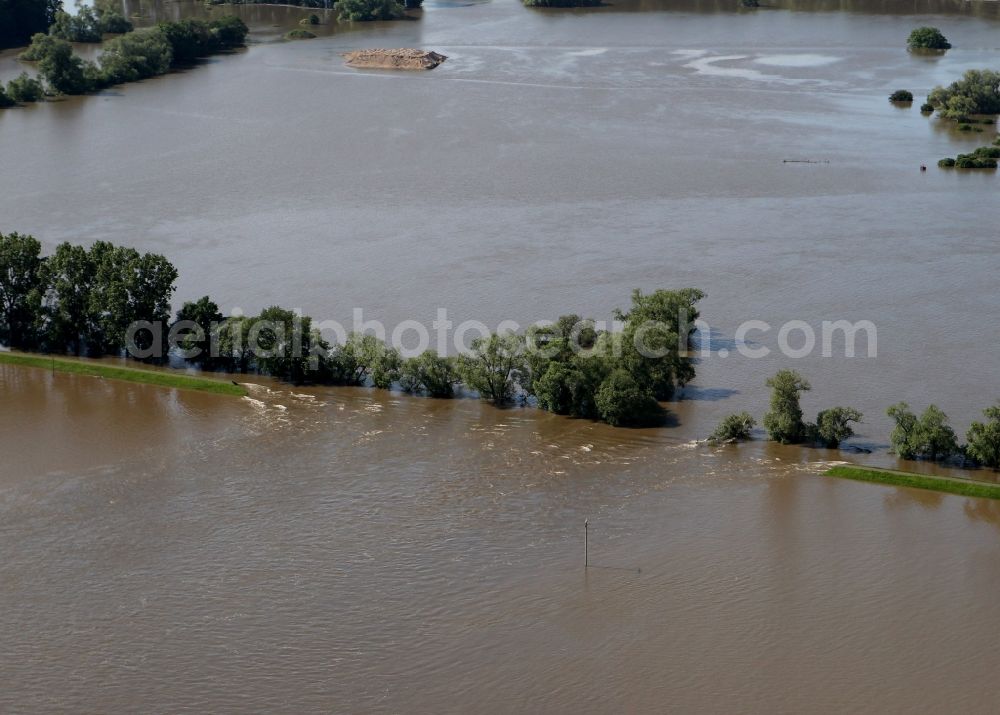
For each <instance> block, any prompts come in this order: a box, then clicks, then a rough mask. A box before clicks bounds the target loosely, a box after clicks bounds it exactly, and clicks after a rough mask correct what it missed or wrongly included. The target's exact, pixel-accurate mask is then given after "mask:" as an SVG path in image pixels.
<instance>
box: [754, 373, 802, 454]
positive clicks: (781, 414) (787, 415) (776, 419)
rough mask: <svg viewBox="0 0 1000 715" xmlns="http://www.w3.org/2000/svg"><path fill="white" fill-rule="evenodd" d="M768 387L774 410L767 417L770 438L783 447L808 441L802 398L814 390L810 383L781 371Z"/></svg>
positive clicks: (793, 374) (765, 423) (766, 424)
mask: <svg viewBox="0 0 1000 715" xmlns="http://www.w3.org/2000/svg"><path fill="white" fill-rule="evenodd" d="M767 386H768V387H770V388H771V409H770V411H768V412H767V414H765V415H764V429H766V430H767V434H768V437H770V438H771V439H772V440H774V441H775V442H781V443H782V444H798V443H800V442H803V441H805V440H806V438H807V437H808V433H807V429H806V424H805V422H803V421H802V407H801V406H800V405H799V397H800V396H801V395H802V393H803V392H806V391H808V390H810V389H812V388H811V386H810V385H809V383H808V382H807V381H806V379H805V378H803V377H802V376H801V375H799V373H797V372H795V371H794V370H779V371H778V372H777V373H776V374H775V376H774V377H772V378H771V379H769V380H768V381H767Z"/></svg>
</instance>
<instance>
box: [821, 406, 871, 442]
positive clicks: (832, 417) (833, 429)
mask: <svg viewBox="0 0 1000 715" xmlns="http://www.w3.org/2000/svg"><path fill="white" fill-rule="evenodd" d="M861 417H862V415H861V413H860V412H858V411H857V410H856V409H854V408H853V407H831V408H830V409H828V410H823V411H822V412H820V413H819V416H818V417H817V418H816V437H817V440H818V441H819V442H822V443H823V445H824V446H826V447H829V448H830V449H836V448H837V447H839V446H840V443H841V442H843V441H844V440H847V439H850V438H851V437H853V436H854V429H853V428H852V427H851V423H852V422H860V421H861Z"/></svg>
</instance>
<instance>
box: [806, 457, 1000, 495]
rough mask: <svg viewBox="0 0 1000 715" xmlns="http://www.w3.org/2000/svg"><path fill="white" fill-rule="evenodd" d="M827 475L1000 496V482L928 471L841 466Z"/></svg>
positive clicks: (958, 492)
mask: <svg viewBox="0 0 1000 715" xmlns="http://www.w3.org/2000/svg"><path fill="white" fill-rule="evenodd" d="M826 475H827V476H828V477H840V478H842V479H854V480H857V481H859V482H875V483H876V484H890V485H892V486H897V487H911V488H913V489H930V490H931V491H935V492H944V493H946V494H958V495H960V496H964V497H979V498H982V499H1000V484H993V483H991V482H975V481H972V480H971V479H955V478H954V477H933V476H928V475H926V474H913V473H911V472H896V471H893V470H891V469H874V468H872V467H855V466H847V465H845V466H838V467H833V468H831V469H829V470H827V472H826Z"/></svg>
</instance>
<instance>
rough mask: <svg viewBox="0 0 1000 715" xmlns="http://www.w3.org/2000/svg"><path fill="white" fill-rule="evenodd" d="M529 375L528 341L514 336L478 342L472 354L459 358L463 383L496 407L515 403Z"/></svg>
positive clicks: (479, 340) (491, 336)
mask: <svg viewBox="0 0 1000 715" xmlns="http://www.w3.org/2000/svg"><path fill="white" fill-rule="evenodd" d="M526 371H527V360H526V358H525V343H524V339H523V338H522V337H521V336H518V335H514V334H511V333H504V334H499V335H498V334H494V335H490V336H489V337H480V338H476V339H475V340H473V341H472V349H471V351H470V352H469V354H467V355H461V356H459V358H458V372H459V375H461V377H462V381H463V382H464V383H465V384H466V385H468V386H469V387H470V388H472V389H473V390H475V391H476V392H478V393H479V395H480V396H481V397H482V398H483V399H484V400H489V401H490V402H492V403H493V404H496V405H500V404H503V403H505V402H509V401H510V400H511V399H513V397H514V392H515V390H516V388H517V384H518V382H520V381H521V380H522V379H523V376H524V375H525V373H526Z"/></svg>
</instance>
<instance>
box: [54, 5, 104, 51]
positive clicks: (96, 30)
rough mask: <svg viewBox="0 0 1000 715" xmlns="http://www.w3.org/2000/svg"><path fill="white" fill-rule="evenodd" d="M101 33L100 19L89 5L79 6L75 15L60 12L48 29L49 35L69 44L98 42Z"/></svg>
mask: <svg viewBox="0 0 1000 715" xmlns="http://www.w3.org/2000/svg"><path fill="white" fill-rule="evenodd" d="M102 32H103V30H102V26H101V21H100V18H98V16H97V13H96V12H95V11H94V8H92V7H90V6H89V5H81V6H80V7H79V8H78V9H77V12H76V15H70V14H69V13H67V12H63V11H62V10H60V11H59V12H57V13H56V20H55V22H54V23H52V27H50V28H49V34H50V35H52V36H53V37H56V38H58V39H60V40H67V41H69V42H100V41H101V34H102Z"/></svg>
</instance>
